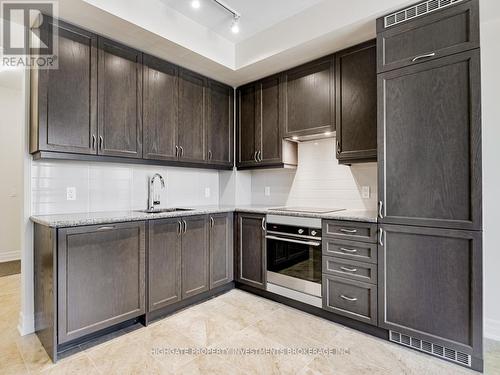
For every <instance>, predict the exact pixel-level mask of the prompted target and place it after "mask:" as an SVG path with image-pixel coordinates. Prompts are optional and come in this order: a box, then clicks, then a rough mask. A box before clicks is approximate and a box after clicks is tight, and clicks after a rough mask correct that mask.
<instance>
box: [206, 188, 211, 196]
mask: <svg viewBox="0 0 500 375" xmlns="http://www.w3.org/2000/svg"><path fill="white" fill-rule="evenodd" d="M205 198H210V188H209V187H206V188H205Z"/></svg>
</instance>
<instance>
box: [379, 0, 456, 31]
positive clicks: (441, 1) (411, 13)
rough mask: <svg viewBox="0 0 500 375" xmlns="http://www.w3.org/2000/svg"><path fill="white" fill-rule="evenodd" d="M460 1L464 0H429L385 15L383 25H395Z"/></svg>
mask: <svg viewBox="0 0 500 375" xmlns="http://www.w3.org/2000/svg"><path fill="white" fill-rule="evenodd" d="M462 1H464V0H429V1H426V2H423V3H420V4H417V5H413V6H411V7H409V8H406V9H403V10H400V11H397V12H395V13H392V14H389V15H388V16H385V18H384V23H385V27H390V26H394V25H397V24H399V23H401V22H405V21H408V20H411V19H413V18H416V17H420V16H423V15H425V14H428V13H431V12H434V11H436V10H439V9H443V8H446V7H449V6H450V5H454V4H457V3H460V2H462Z"/></svg>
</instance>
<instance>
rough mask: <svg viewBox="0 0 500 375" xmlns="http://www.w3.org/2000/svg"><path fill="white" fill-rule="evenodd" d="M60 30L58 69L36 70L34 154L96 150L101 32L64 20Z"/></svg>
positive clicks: (33, 86)
mask: <svg viewBox="0 0 500 375" xmlns="http://www.w3.org/2000/svg"><path fill="white" fill-rule="evenodd" d="M49 23H50V24H52V26H53V27H56V26H55V24H54V23H53V21H52V19H50V18H48V19H47V20H46V22H45V23H44V25H42V32H43V31H45V32H48V30H49V28H48V26H49ZM57 31H58V36H57V42H58V45H59V55H58V60H57V62H58V68H57V69H41V70H32V71H31V135H30V137H31V138H30V152H32V153H33V152H37V151H57V152H72V153H81V154H96V152H97V143H96V142H97V36H96V35H94V34H92V33H89V32H87V31H85V30H82V29H80V28H77V27H74V26H71V25H68V24H67V23H64V22H61V21H59V23H58V27H57Z"/></svg>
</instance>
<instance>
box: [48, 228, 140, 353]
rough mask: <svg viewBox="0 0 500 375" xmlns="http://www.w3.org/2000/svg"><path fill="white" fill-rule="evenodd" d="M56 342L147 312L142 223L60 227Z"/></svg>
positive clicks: (71, 338)
mask: <svg viewBox="0 0 500 375" xmlns="http://www.w3.org/2000/svg"><path fill="white" fill-rule="evenodd" d="M57 271H58V275H57V306H58V308H57V320H58V344H63V343H66V342H68V341H72V340H74V339H77V338H80V337H83V336H86V335H88V334H91V333H94V332H97V331H99V330H101V329H104V328H107V327H110V326H112V325H115V324H118V323H121V322H124V321H126V320H129V319H132V318H135V317H138V316H140V315H142V314H144V313H145V282H144V280H145V223H144V222H132V223H120V224H110V225H101V226H100V225H95V226H84V227H74V228H63V229H59V231H58V262H57Z"/></svg>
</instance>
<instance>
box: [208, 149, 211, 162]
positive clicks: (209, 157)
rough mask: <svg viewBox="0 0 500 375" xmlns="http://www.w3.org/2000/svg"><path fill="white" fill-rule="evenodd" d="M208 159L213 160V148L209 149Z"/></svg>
mask: <svg viewBox="0 0 500 375" xmlns="http://www.w3.org/2000/svg"><path fill="white" fill-rule="evenodd" d="M208 160H212V150H208Z"/></svg>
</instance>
